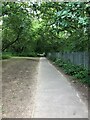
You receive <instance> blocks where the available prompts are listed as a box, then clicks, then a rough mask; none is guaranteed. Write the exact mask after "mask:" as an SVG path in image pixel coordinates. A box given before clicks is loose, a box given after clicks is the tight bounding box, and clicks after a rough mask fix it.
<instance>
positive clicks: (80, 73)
mask: <svg viewBox="0 0 90 120" xmlns="http://www.w3.org/2000/svg"><path fill="white" fill-rule="evenodd" d="M51 60H52V61H54V63H55V64H56V65H57V66H58V67H61V68H62V69H63V70H64V72H65V73H66V74H68V75H72V76H73V77H74V78H77V79H80V82H82V83H86V84H90V80H89V77H88V70H86V69H85V68H83V67H82V66H77V65H74V64H72V63H71V62H70V61H64V60H62V59H55V58H52V59H51Z"/></svg>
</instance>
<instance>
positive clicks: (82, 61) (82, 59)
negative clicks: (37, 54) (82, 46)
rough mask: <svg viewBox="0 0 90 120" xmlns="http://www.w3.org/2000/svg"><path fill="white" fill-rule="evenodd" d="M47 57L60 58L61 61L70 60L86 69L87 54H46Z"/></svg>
mask: <svg viewBox="0 0 90 120" xmlns="http://www.w3.org/2000/svg"><path fill="white" fill-rule="evenodd" d="M47 56H48V57H52V58H59V59H60V58H61V59H63V60H70V62H72V63H73V64H75V65H81V66H83V67H84V68H87V69H88V63H89V54H88V52H55V53H48V55H47Z"/></svg>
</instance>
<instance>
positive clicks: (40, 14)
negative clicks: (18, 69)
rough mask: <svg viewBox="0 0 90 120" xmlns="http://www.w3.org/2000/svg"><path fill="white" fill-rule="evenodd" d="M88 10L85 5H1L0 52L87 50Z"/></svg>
mask: <svg viewBox="0 0 90 120" xmlns="http://www.w3.org/2000/svg"><path fill="white" fill-rule="evenodd" d="M87 8H88V9H87ZM87 10H88V13H89V12H90V9H89V5H88V3H85V2H61V3H60V2H42V3H31V2H3V4H2V15H1V17H2V18H3V25H2V43H3V44H2V51H4V52H5V51H7V52H12V53H14V54H23V55H26V56H30V55H32V54H33V55H36V54H37V53H43V52H45V53H48V52H59V51H87V50H88V30H87V27H88V23H89V21H88V15H87Z"/></svg>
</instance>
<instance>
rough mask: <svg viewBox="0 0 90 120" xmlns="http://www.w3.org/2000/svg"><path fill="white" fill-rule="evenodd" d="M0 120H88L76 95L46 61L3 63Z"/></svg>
mask: <svg viewBox="0 0 90 120" xmlns="http://www.w3.org/2000/svg"><path fill="white" fill-rule="evenodd" d="M2 73H3V74H2V76H3V79H2V101H3V110H2V113H3V114H2V115H3V118H88V108H87V105H86V104H85V102H84V101H83V100H82V98H81V97H80V95H79V92H78V91H77V90H76V89H75V88H74V87H73V86H72V85H71V84H70V82H69V81H68V80H67V78H66V77H65V76H64V75H63V74H62V73H61V72H60V71H58V70H57V69H56V68H55V67H54V66H53V65H52V64H51V63H50V62H49V61H48V60H47V59H46V58H44V57H41V58H40V60H39V59H38V58H36V59H33V58H32V59H31V58H21V59H20V58H19V59H18V58H13V59H11V60H8V61H3V70H2Z"/></svg>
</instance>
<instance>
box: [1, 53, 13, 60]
mask: <svg viewBox="0 0 90 120" xmlns="http://www.w3.org/2000/svg"><path fill="white" fill-rule="evenodd" d="M11 57H12V54H11V53H9V52H3V53H2V59H9V58H11Z"/></svg>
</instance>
